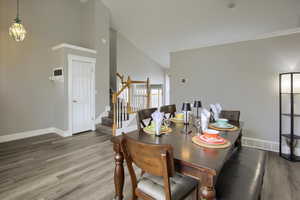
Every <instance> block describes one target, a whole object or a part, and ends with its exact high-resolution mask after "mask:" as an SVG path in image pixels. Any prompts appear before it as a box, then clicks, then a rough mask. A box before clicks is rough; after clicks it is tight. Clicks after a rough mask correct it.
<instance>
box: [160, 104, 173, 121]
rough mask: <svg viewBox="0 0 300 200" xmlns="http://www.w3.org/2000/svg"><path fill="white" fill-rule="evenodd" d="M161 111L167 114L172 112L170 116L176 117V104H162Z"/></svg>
mask: <svg viewBox="0 0 300 200" xmlns="http://www.w3.org/2000/svg"><path fill="white" fill-rule="evenodd" d="M160 112H164V113H165V114H170V116H169V118H171V117H175V113H176V105H175V104H173V105H166V106H162V107H160Z"/></svg>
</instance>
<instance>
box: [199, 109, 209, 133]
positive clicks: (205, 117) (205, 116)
mask: <svg viewBox="0 0 300 200" xmlns="http://www.w3.org/2000/svg"><path fill="white" fill-rule="evenodd" d="M200 116H201V128H202V131H205V130H207V128H208V123H209V118H210V112H209V111H208V110H207V109H205V108H204V109H202V111H201V115H200Z"/></svg>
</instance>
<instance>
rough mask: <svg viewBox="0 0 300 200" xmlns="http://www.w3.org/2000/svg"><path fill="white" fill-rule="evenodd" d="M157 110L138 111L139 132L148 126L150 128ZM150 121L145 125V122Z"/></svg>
mask: <svg viewBox="0 0 300 200" xmlns="http://www.w3.org/2000/svg"><path fill="white" fill-rule="evenodd" d="M156 110H157V108H148V109H143V110H139V111H137V115H136V120H137V127H138V130H141V129H143V128H144V127H146V126H149V125H150V124H151V122H152V117H151V115H152V113H154V112H155V111H156ZM146 119H147V120H149V122H148V123H147V124H145V122H144V120H146Z"/></svg>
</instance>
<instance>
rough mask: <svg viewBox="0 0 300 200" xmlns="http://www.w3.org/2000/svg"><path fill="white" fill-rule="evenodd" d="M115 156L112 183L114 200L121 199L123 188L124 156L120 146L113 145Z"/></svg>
mask: <svg viewBox="0 0 300 200" xmlns="http://www.w3.org/2000/svg"><path fill="white" fill-rule="evenodd" d="M114 150H115V152H116V154H115V174H114V182H115V191H116V194H115V200H122V199H123V187H124V167H123V161H124V156H123V153H122V151H121V148H120V145H116V144H115V145H114Z"/></svg>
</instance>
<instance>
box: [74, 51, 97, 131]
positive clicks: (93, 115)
mask: <svg viewBox="0 0 300 200" xmlns="http://www.w3.org/2000/svg"><path fill="white" fill-rule="evenodd" d="M74 60H77V61H82V62H89V63H92V68H93V73H92V110H91V114H92V116H91V117H92V121H93V123H92V127H91V130H96V126H95V123H94V121H95V118H96V111H95V110H96V106H95V101H96V90H95V67H96V58H90V57H84V56H78V55H73V54H68V113H69V115H68V118H69V120H68V121H69V123H68V124H69V128H68V129H69V131H68V132H69V135H70V136H71V135H73V126H72V124H73V123H72V121H73V106H72V97H73V95H72V90H73V87H72V86H73V82H72V81H73V80H72V66H73V61H74Z"/></svg>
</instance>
